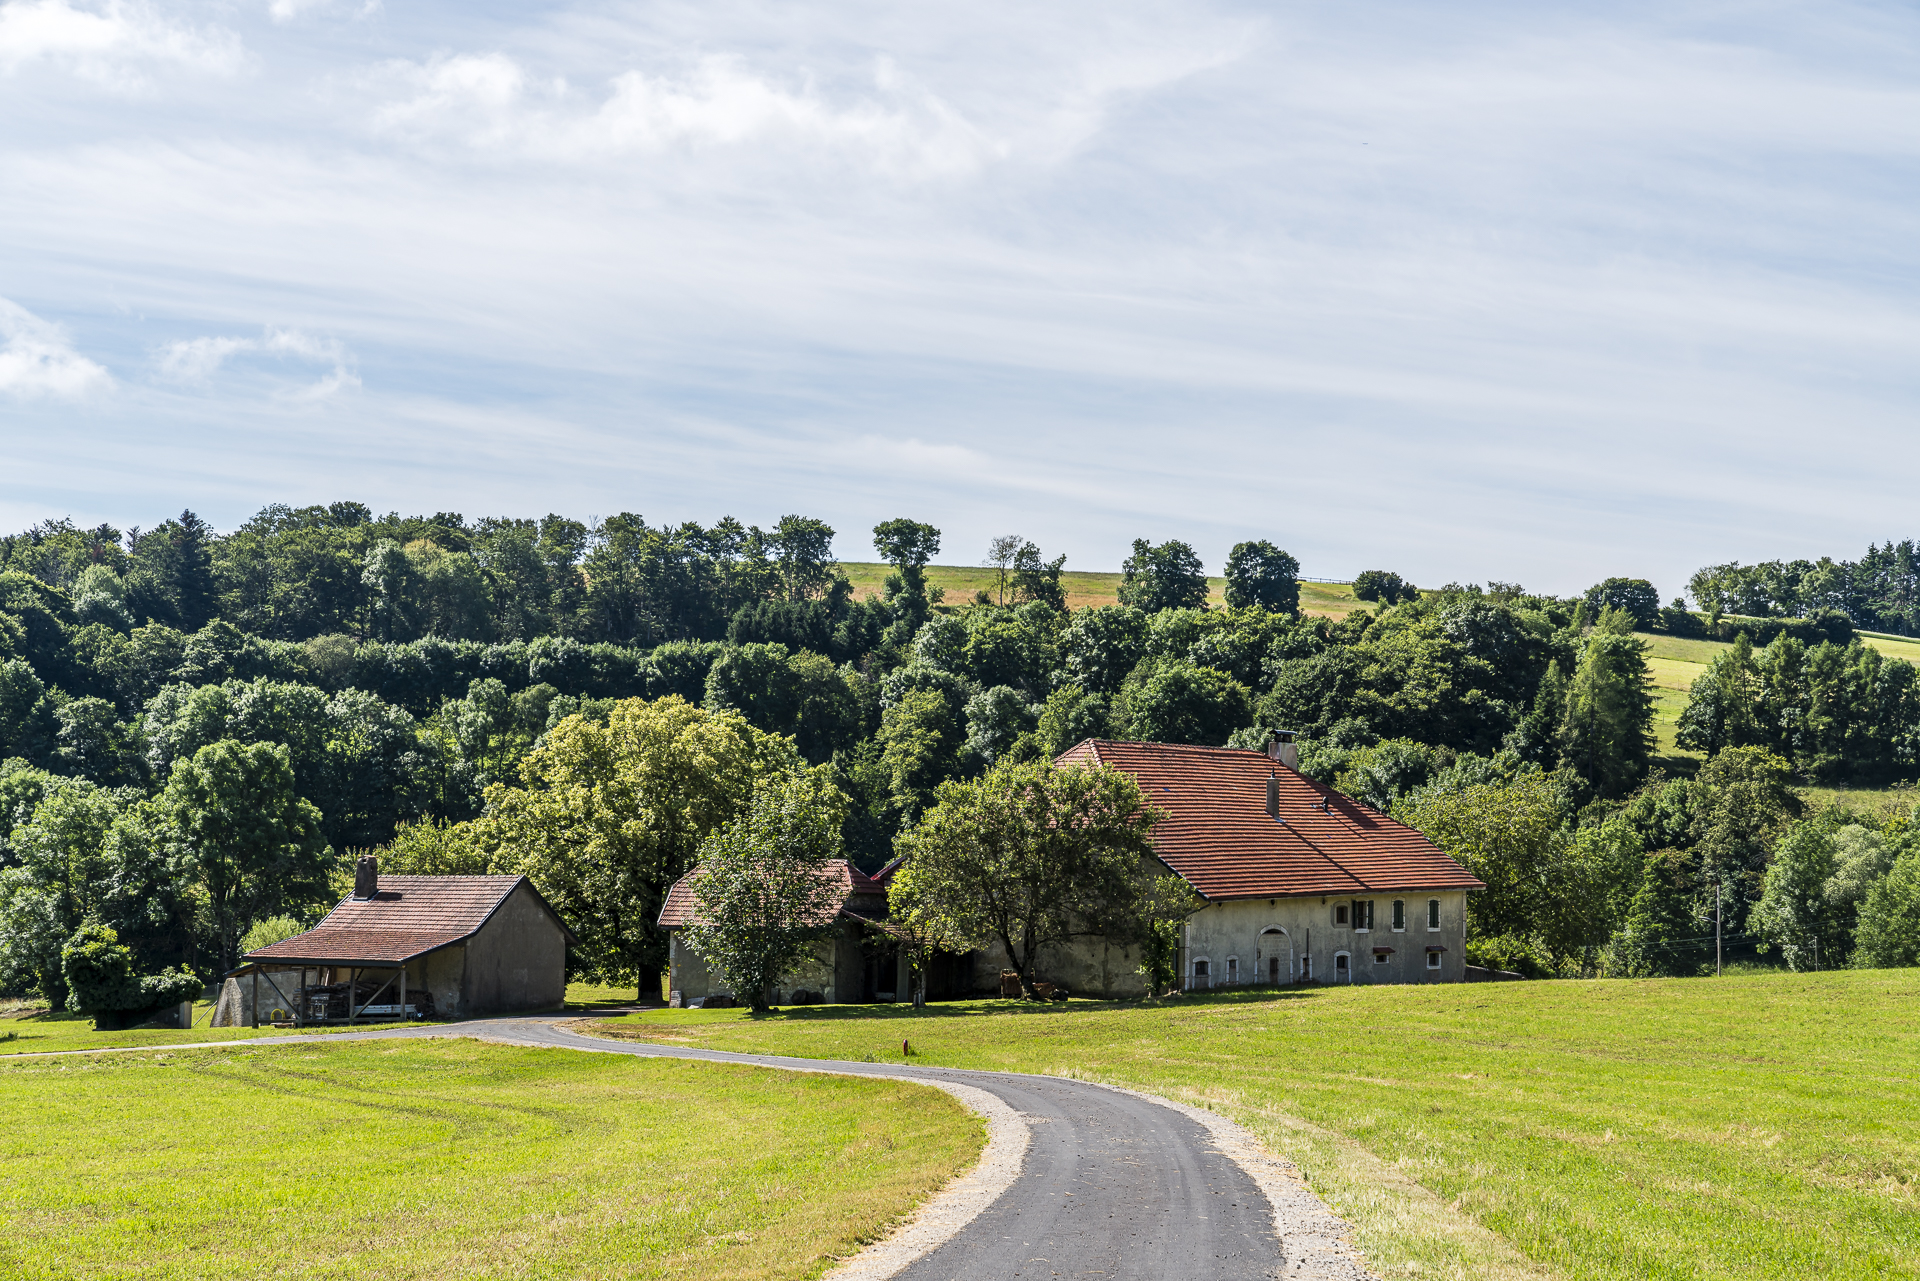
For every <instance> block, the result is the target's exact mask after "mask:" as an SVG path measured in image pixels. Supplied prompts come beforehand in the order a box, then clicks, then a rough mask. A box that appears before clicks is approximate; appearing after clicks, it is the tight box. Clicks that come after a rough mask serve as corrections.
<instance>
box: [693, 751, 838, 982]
mask: <svg viewBox="0 0 1920 1281" xmlns="http://www.w3.org/2000/svg"><path fill="white" fill-rule="evenodd" d="M845 810H846V798H845V797H844V796H842V795H841V794H840V792H839V790H838V789H837V788H835V787H834V785H833V782H832V780H831V778H830V776H829V773H828V771H827V770H826V769H824V768H815V769H813V770H810V771H808V772H806V773H803V774H776V775H772V776H770V777H767V778H763V779H761V780H760V782H759V783H758V784H757V785H756V786H755V787H754V789H753V799H752V800H751V801H750V802H749V803H748V805H747V808H746V809H745V811H744V812H742V813H741V814H739V815H738V816H736V817H735V818H733V819H732V820H730V821H729V822H728V823H727V824H726V825H725V826H724V827H722V828H721V829H720V830H719V831H717V832H715V833H713V834H712V835H711V836H709V837H707V839H706V840H704V841H702V842H701V843H700V862H699V865H698V866H697V867H696V868H695V869H694V879H693V896H694V901H695V903H696V904H697V907H696V910H695V912H694V915H693V917H692V919H691V920H690V921H688V923H687V924H686V926H685V927H683V929H682V931H681V934H682V937H683V939H684V940H685V942H686V944H687V946H688V947H691V948H692V949H693V950H694V951H695V952H696V953H698V954H699V956H700V958H701V959H702V960H704V961H705V962H706V963H707V965H708V967H709V968H710V969H711V970H712V971H713V973H714V974H715V975H716V976H717V977H719V978H721V979H722V980H723V981H725V982H727V983H729V984H731V985H732V987H733V989H734V990H735V991H737V992H740V993H742V994H744V995H745V996H746V998H747V1002H748V1004H750V1005H751V1006H752V1007H753V1009H754V1012H755V1013H761V1012H764V1011H765V1010H766V1009H767V1007H768V1005H769V1004H770V1003H771V1000H770V997H771V993H772V991H773V988H774V985H775V984H776V983H778V982H779V981H780V979H781V978H782V977H783V976H785V975H787V974H789V973H791V972H792V971H793V969H794V967H795V966H797V965H799V964H800V963H801V962H803V961H805V960H806V959H807V958H808V956H809V955H811V953H812V951H813V945H814V944H815V943H816V942H818V941H819V940H821V939H824V938H826V937H828V936H829V935H830V934H832V933H833V932H834V931H835V930H836V929H838V928H839V912H840V905H841V903H842V902H844V901H845V898H846V890H845V887H844V886H843V885H842V884H841V883H840V881H839V879H838V878H836V877H835V876H834V874H833V868H832V866H831V860H833V859H835V858H838V857H840V856H841V853H842V850H841V844H840V824H841V822H842V820H843V818H844V811H845Z"/></svg>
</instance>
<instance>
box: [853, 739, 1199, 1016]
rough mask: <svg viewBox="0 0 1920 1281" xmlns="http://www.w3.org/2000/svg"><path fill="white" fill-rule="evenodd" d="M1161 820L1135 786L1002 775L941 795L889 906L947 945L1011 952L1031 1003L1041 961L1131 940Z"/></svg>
mask: <svg viewBox="0 0 1920 1281" xmlns="http://www.w3.org/2000/svg"><path fill="white" fill-rule="evenodd" d="M1163 817H1164V815H1163V814H1162V813H1161V812H1160V811H1158V810H1155V809H1154V808H1153V807H1152V806H1151V805H1149V804H1148V803H1147V799H1146V797H1145V796H1144V795H1143V794H1142V793H1141V791H1140V785H1139V784H1138V783H1137V782H1135V781H1134V779H1133V777H1132V776H1131V775H1128V774H1123V773H1120V772H1118V771H1115V770H1111V769H1106V768H1097V769H1096V768H1088V767H1082V766H1065V767H1056V766H1054V765H1053V764H1052V763H1051V762H1038V763H1033V764H1026V765H1006V766H1002V767H1000V768H998V769H995V770H993V771H991V772H989V773H988V774H987V775H985V776H984V777H982V778H980V779H978V780H977V781H974V782H969V783H960V782H948V783H944V784H942V785H941V788H940V793H939V801H938V803H937V804H936V805H935V806H934V807H933V808H932V809H930V810H928V811H927V813H926V814H924V815H923V816H922V817H921V819H920V821H919V822H918V823H916V824H915V825H914V826H913V828H912V829H910V830H909V831H908V832H906V833H905V834H904V835H902V836H901V838H900V841H899V843H898V848H899V850H900V852H901V854H902V856H903V862H902V864H901V867H900V870H899V871H897V872H896V873H895V874H894V879H893V882H892V886H891V891H890V895H889V897H890V900H891V902H892V903H893V904H894V905H895V909H894V910H896V911H898V912H902V913H905V914H908V915H914V916H924V917H926V918H928V919H931V920H934V921H937V922H939V923H940V924H941V926H942V928H943V929H944V930H945V931H946V932H947V933H948V934H950V935H952V936H954V937H957V938H965V939H971V940H974V941H975V942H976V943H985V942H987V941H989V940H991V941H994V942H998V943H999V944H1000V945H1001V946H1002V947H1003V948H1005V949H1006V953H1007V955H1008V957H1009V958H1010V959H1011V960H1012V963H1013V966H1014V968H1015V969H1016V970H1017V971H1018V972H1019V974H1020V986H1021V990H1022V991H1023V992H1024V993H1026V994H1027V995H1028V996H1031V995H1032V994H1033V984H1034V980H1035V968H1036V966H1037V965H1038V963H1039V960H1040V954H1041V952H1042V950H1043V949H1045V948H1048V947H1052V946H1056V945H1059V944H1063V943H1067V942H1069V941H1071V940H1073V939H1076V938H1081V937H1084V936H1089V935H1105V936H1108V937H1111V938H1115V939H1118V940H1121V941H1125V942H1133V941H1135V940H1137V939H1138V937H1139V935H1140V933H1141V931H1142V929H1143V927H1144V916H1143V910H1144V908H1145V907H1146V906H1147V904H1148V898H1149V895H1150V893H1151V891H1152V888H1153V881H1154V873H1153V870H1152V869H1153V868H1156V867H1157V864H1150V863H1149V861H1148V860H1149V858H1150V856H1151V854H1152V849H1153V847H1152V842H1151V840H1150V835H1151V833H1152V831H1153V825H1154V824H1155V823H1156V822H1158V821H1159V820H1160V819H1161V818H1163Z"/></svg>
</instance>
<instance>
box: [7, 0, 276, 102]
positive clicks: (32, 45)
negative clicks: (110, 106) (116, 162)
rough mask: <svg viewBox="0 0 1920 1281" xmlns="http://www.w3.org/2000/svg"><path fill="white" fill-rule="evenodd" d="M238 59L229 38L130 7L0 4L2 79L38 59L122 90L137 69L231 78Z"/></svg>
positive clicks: (61, 1) (235, 41)
mask: <svg viewBox="0 0 1920 1281" xmlns="http://www.w3.org/2000/svg"><path fill="white" fill-rule="evenodd" d="M244 57H245V54H244V50H243V48H242V46H241V44H240V41H239V38H238V37H236V36H235V35H233V33H231V32H229V31H226V30H224V29H222V28H219V27H209V28H207V29H205V30H203V31H195V30H193V29H191V28H189V27H185V26H181V25H178V24H176V23H174V22H171V21H169V20H168V19H167V18H166V17H164V16H163V15H162V14H160V13H159V12H158V11H157V10H156V9H154V8H153V7H152V6H150V5H147V4H142V3H138V2H137V0H107V2H106V3H105V4H101V5H98V6H96V7H92V8H87V7H81V6H76V5H73V4H70V3H68V0H12V2H11V3H7V4H0V70H4V71H7V72H13V71H17V70H19V69H20V68H21V67H22V66H24V65H26V64H27V63H30V62H37V61H42V60H44V61H48V62H52V63H55V64H57V65H61V66H65V67H68V68H70V69H71V70H73V71H74V72H75V73H76V74H79V75H81V76H84V77H86V78H87V79H90V80H96V81H101V82H103V83H108V84H112V85H115V86H117V87H122V88H127V87H133V86H137V85H138V84H139V83H140V79H141V77H140V71H139V68H140V67H141V66H142V65H149V64H161V63H171V64H174V65H176V66H180V67H183V68H186V69H189V70H194V71H208V72H218V73H231V72H233V71H235V70H237V69H238V68H239V67H240V65H241V63H242V62H243V61H244Z"/></svg>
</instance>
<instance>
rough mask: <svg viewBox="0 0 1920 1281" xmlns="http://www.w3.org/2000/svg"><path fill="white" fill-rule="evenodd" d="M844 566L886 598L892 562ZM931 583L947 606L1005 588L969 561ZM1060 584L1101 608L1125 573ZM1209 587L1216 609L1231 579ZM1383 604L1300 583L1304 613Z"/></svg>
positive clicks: (860, 587)
mask: <svg viewBox="0 0 1920 1281" xmlns="http://www.w3.org/2000/svg"><path fill="white" fill-rule="evenodd" d="M840 568H841V570H842V571H843V572H844V573H845V574H846V576H847V579H848V581H850V582H851V583H852V584H853V595H854V599H856V600H859V599H863V598H864V597H866V596H869V595H872V596H884V595H885V594H886V581H887V575H888V574H891V573H892V572H893V567H892V566H891V565H883V564H878V563H874V562H867V561H842V562H841V563H840ZM927 582H928V584H929V585H930V586H933V587H938V588H941V589H943V590H944V591H945V592H946V594H947V595H946V599H945V601H944V602H942V603H943V604H947V605H964V604H966V603H967V602H969V601H971V600H972V599H973V594H974V593H975V592H981V591H984V592H987V593H989V594H992V595H995V596H996V597H997V596H998V593H999V590H1000V580H999V575H998V573H997V572H996V571H995V570H992V569H989V568H985V567H979V568H976V567H973V566H968V565H929V566H927ZM1060 585H1061V586H1062V587H1063V588H1065V589H1066V593H1067V607H1068V608H1069V609H1079V608H1081V607H1082V606H1091V607H1094V608H1098V607H1100V606H1102V605H1113V604H1117V603H1118V602H1119V599H1120V575H1119V574H1106V573H1093V572H1090V571H1088V572H1083V571H1077V570H1067V571H1066V572H1065V573H1063V574H1061V575H1060ZM1207 585H1208V587H1209V588H1210V589H1211V594H1210V595H1209V597H1208V603H1209V604H1211V605H1213V606H1216V607H1218V606H1223V605H1225V604H1226V594H1227V580H1226V579H1224V578H1209V579H1208V580H1207ZM1378 608H1379V607H1378V606H1377V605H1376V604H1371V603H1369V602H1367V601H1363V600H1356V599H1355V598H1354V595H1353V586H1352V584H1350V583H1302V584H1300V612H1301V613H1303V614H1314V615H1319V616H1322V617H1326V618H1345V617H1346V616H1347V615H1348V614H1350V613H1352V612H1353V611H1354V610H1356V609H1362V610H1367V611H1369V612H1371V611H1373V610H1376V609H1378Z"/></svg>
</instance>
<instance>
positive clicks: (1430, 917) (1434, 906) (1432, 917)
mask: <svg viewBox="0 0 1920 1281" xmlns="http://www.w3.org/2000/svg"><path fill="white" fill-rule="evenodd" d="M1427 928H1428V929H1430V930H1437V929H1439V928H1440V900H1439V899H1437V898H1430V899H1428V900H1427Z"/></svg>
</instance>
